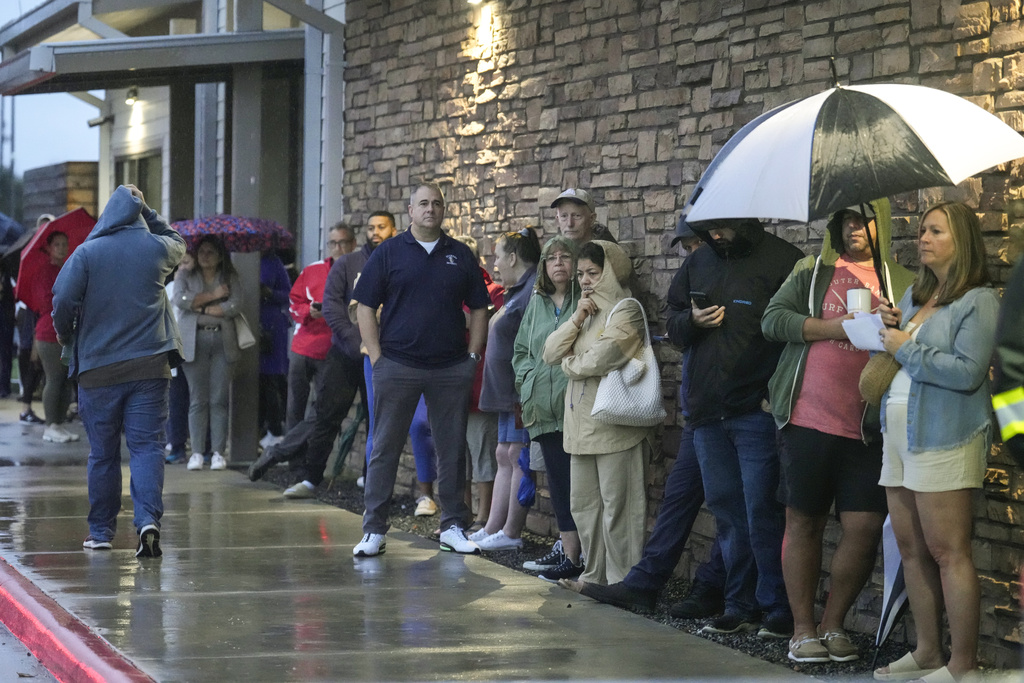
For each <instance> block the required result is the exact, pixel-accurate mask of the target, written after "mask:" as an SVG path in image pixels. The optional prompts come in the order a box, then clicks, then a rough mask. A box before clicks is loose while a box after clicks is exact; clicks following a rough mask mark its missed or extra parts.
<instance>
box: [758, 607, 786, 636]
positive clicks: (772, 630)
mask: <svg viewBox="0 0 1024 683" xmlns="http://www.w3.org/2000/svg"><path fill="white" fill-rule="evenodd" d="M757 636H758V637H759V638H785V639H787V640H788V639H789V638H791V637H793V615H792V614H790V613H789V612H774V613H772V614H769V615H768V617H767V618H766V619H765V620H764V622H763V623H762V624H761V629H760V630H759V631H758V632H757Z"/></svg>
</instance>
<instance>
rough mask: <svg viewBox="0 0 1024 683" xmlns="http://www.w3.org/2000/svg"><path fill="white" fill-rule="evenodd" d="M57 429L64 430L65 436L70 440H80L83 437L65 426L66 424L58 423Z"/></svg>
mask: <svg viewBox="0 0 1024 683" xmlns="http://www.w3.org/2000/svg"><path fill="white" fill-rule="evenodd" d="M56 427H57V429H59V430H60V431H62V432H64V436H66V437H67V438H68V441H78V440H79V439H80V438H81V437H79V436H78V434H75V433H74V432H73V431H71V430H70V429H68V428H67V427H65V426H64V425H56Z"/></svg>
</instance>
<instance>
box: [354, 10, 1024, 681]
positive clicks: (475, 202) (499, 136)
mask: <svg viewBox="0 0 1024 683" xmlns="http://www.w3.org/2000/svg"><path fill="white" fill-rule="evenodd" d="M347 21H348V24H347V29H346V41H347V55H346V58H347V63H348V65H347V69H346V121H347V123H346V142H345V144H346V151H345V159H344V165H345V179H344V186H343V187H342V188H340V190H341V191H342V192H343V194H344V196H345V203H346V212H347V217H348V218H350V219H352V220H353V221H355V222H356V223H359V222H360V221H362V220H364V219H365V218H366V216H367V215H368V214H369V213H370V212H371V211H374V210H377V209H389V210H391V211H393V212H394V213H395V214H396V215H400V216H403V218H404V217H405V216H406V206H407V203H408V201H407V200H408V195H409V186H410V185H411V184H412V183H413V182H415V181H417V180H420V179H429V180H434V181H438V182H440V183H441V184H442V185H443V186H444V187H445V188H446V194H447V199H448V202H449V204H448V216H449V217H448V219H447V227H448V228H449V230H451V231H453V232H456V233H471V234H472V235H473V236H475V237H476V238H477V239H478V240H480V242H481V245H482V247H483V251H484V253H485V254H489V253H490V251H491V248H492V236H493V235H494V234H496V233H498V232H500V231H502V230H510V229H519V228H521V227H523V226H526V225H533V226H538V227H539V228H540V229H541V230H542V231H543V234H544V235H550V234H552V233H553V231H554V227H553V215H552V214H553V212H552V211H551V210H550V209H549V208H548V205H549V204H550V202H551V200H552V198H553V197H555V196H556V195H557V194H558V193H559V191H560V190H561V189H562V188H565V187H573V186H575V187H583V188H588V189H590V190H592V191H593V193H594V195H595V197H596V200H597V203H598V218H599V220H600V222H602V223H604V224H606V225H607V226H608V227H609V228H610V229H611V231H612V232H613V233H614V234H615V235H616V236H617V237H618V239H619V241H620V242H622V243H624V244H626V245H628V248H629V249H630V250H631V253H632V255H633V256H634V261H635V263H636V264H637V266H638V268H639V270H640V275H641V278H640V279H641V282H642V283H643V285H642V287H644V288H646V289H647V290H649V291H648V292H647V293H646V294H645V296H646V297H647V299H648V303H649V304H650V306H651V310H657V308H658V305H659V303H660V302H663V300H664V296H665V292H666V290H667V288H668V285H669V282H670V279H671V277H672V275H673V273H674V272H675V270H676V269H677V268H678V266H679V264H680V261H681V259H680V257H679V256H678V254H677V253H676V252H675V251H674V250H673V249H671V248H670V247H669V241H670V239H671V236H672V229H673V226H674V224H675V221H676V217H677V215H678V212H679V210H680V209H681V208H682V206H683V202H684V201H685V199H686V197H687V194H688V192H689V191H690V189H691V188H692V187H693V183H694V182H695V181H696V180H697V179H698V177H699V176H700V174H701V172H702V171H703V169H704V168H705V167H706V166H707V164H708V162H709V161H710V160H711V158H712V157H713V156H714V153H715V152H716V151H717V150H718V149H719V148H720V147H721V145H722V144H723V143H724V142H725V141H726V140H727V139H728V138H729V137H730V135H731V134H732V133H734V132H735V131H736V130H737V129H738V128H739V127H740V126H741V125H742V124H744V123H746V122H747V121H749V120H751V119H753V118H754V117H755V116H757V115H759V114H761V113H762V112H764V111H766V110H768V109H770V108H772V107H774V106H776V105H779V104H782V103H784V102H786V101H789V100H792V99H795V98H799V97H803V96H807V95H810V94H812V93H816V92H819V91H821V90H823V89H825V88H827V87H829V85H830V79H829V57H831V56H835V58H836V66H837V69H838V73H839V78H840V81H841V82H842V83H844V84H846V83H855V84H856V83H869V82H890V81H894V82H902V83H916V84H922V85H927V86H932V87H936V88H940V89H943V90H946V91H949V92H952V93H955V94H958V95H961V96H963V97H966V98H968V99H970V100H972V101H974V102H975V103H977V104H979V105H981V106H982V107H985V108H986V109H988V110H990V111H994V112H996V113H997V114H998V115H999V116H1001V117H1002V118H1003V119H1004V120H1005V121H1007V122H1008V123H1009V124H1010V125H1011V126H1013V127H1015V128H1016V129H1018V130H1024V115H1022V113H1021V111H1020V109H1019V107H1020V106H1021V104H1022V103H1024V21H1022V15H1021V0H993V1H991V2H977V3H970V4H963V5H961V3H960V2H957V1H955V0H954V1H951V0H910V1H907V0H898V1H890V2H885V1H883V0H826V1H823V2H779V1H773V0H729V1H723V2H710V1H697V0H667V1H663V2H660V1H657V0H571V1H564V0H532V1H527V0H494V1H491V2H485V3H484V4H481V5H469V4H466V2H465V1H464V0H350V1H349V2H348V17H347ZM951 134H961V135H969V134H970V131H952V132H951ZM1021 173H1022V171H1021V166H1020V165H1019V164H1016V163H1015V164H1010V165H1008V166H1007V167H1005V168H1000V169H998V170H996V171H994V172H991V173H988V174H985V175H984V176H981V177H980V178H977V179H972V180H969V181H967V182H965V183H963V184H962V185H961V186H960V187H958V188H955V189H946V190H934V191H928V192H922V193H911V194H908V195H902V196H898V197H895V198H894V214H895V215H896V221H895V235H896V240H897V244H896V251H897V253H898V254H899V256H900V259H901V261H902V262H903V263H905V264H907V265H908V266H910V267H911V268H913V267H915V266H916V265H917V264H916V252H915V249H914V244H913V236H914V234H915V230H916V223H917V220H916V218H915V214H916V213H917V212H918V211H919V209H920V208H921V207H923V206H925V205H927V204H928V203H930V202H932V201H934V200H936V199H938V198H940V197H948V198H958V199H963V200H964V201H967V202H968V203H969V204H970V205H971V206H974V207H976V208H977V210H978V212H979V215H980V217H981V218H982V224H983V226H984V229H985V232H986V241H987V243H988V247H989V254H990V259H991V263H992V266H993V272H994V274H995V275H996V276H997V278H998V280H999V282H1003V281H1005V279H1006V277H1007V275H1008V270H1009V266H1008V265H1007V264H1008V261H1007V258H1008V249H1009V244H1010V240H1008V239H1007V235H1008V234H1011V233H1013V232H1015V231H1019V227H1018V226H1017V224H1016V223H1015V221H1017V220H1018V219H1019V218H1024V211H1019V212H1017V213H1016V214H1015V215H1011V216H1008V212H1007V210H1006V209H1007V206H1011V207H1012V206H1016V205H1017V203H1011V202H1010V200H1017V199H1021V198H1022V192H1021V187H1020V176H1021ZM1009 213H1011V214H1012V213H1013V212H1012V211H1010V212H1009ZM405 224H407V220H403V225H405ZM771 229H772V230H773V231H775V232H776V233H777V234H779V235H781V236H783V237H784V238H786V239H787V240H789V241H791V242H793V243H795V244H797V245H799V246H801V247H802V248H804V249H805V250H806V251H808V252H814V251H816V250H817V249H818V248H819V245H820V240H821V236H822V233H823V231H824V225H823V222H821V221H819V222H815V223H812V224H810V225H787V224H776V225H773V226H771ZM658 353H659V357H660V360H661V361H662V363H663V372H664V377H665V378H666V403H667V404H669V405H668V407H669V408H670V410H671V412H673V413H674V412H675V408H676V400H675V399H674V397H673V394H674V392H675V390H676V388H677V386H678V377H679V364H678V361H679V352H678V350H677V349H673V348H672V347H670V346H668V345H665V344H661V345H659V348H658ZM936 417H939V416H936ZM670 423H671V424H669V425H667V426H666V429H665V430H664V433H663V435H662V439H661V444H662V445H661V455H662V456H663V459H662V460H661V461H660V462H658V463H657V464H656V465H655V466H654V467H653V468H652V470H651V478H650V486H649V492H650V503H651V504H650V508H649V509H650V512H651V514H652V515H653V513H654V512H656V509H657V503H658V501H659V500H660V497H661V494H662V483H663V481H664V476H665V473H666V471H667V470H668V468H669V467H670V466H671V462H672V457H673V456H674V452H675V445H676V443H677V441H678V425H679V423H680V420H679V419H675V418H672V419H670ZM412 472H413V470H412V468H411V467H405V468H404V469H403V472H402V475H401V485H400V486H399V489H400V490H402V491H409V489H408V486H409V485H410V484H411V483H412V480H413V476H414V475H413V474H412ZM1022 489H1024V472H1022V471H1021V470H1020V469H1018V468H1015V467H1014V466H1012V465H1011V463H1010V461H1009V460H1008V459H1007V458H1006V457H1003V456H1002V455H1000V454H999V453H998V451H997V452H995V453H994V454H993V457H992V459H991V469H990V470H989V474H988V478H987V482H986V487H985V491H984V495H982V494H979V495H978V497H977V505H976V515H977V516H976V532H975V539H976V540H975V560H976V563H977V566H978V569H979V573H980V575H981V580H982V612H983V613H982V640H981V656H982V659H983V660H984V661H985V662H987V663H989V664H993V665H996V666H1002V667H1007V666H1015V665H1017V664H1018V663H1019V647H1020V642H1021V633H1020V622H1019V620H1018V618H1017V609H1016V607H1015V601H1016V599H1017V598H1018V596H1019V594H1020V585H1019V583H1018V582H1017V571H1018V569H1019V567H1020V564H1021V557H1022V555H1024V552H1022V551H1024V533H1022V527H1021V526H1020V524H1021V521H1022V519H1024V494H1022ZM545 503H546V501H545V500H542V502H541V505H540V508H541V510H540V511H539V512H535V513H533V514H532V516H531V518H530V526H531V528H533V529H535V530H539V531H544V532H547V531H551V530H552V529H553V524H552V523H551V520H550V516H549V515H547V514H545V505H544V504H545ZM547 509H549V508H547ZM652 519H653V517H652ZM713 527H714V523H713V521H712V519H711V517H710V515H708V514H706V511H705V513H704V514H703V516H702V518H701V519H699V520H698V523H697V525H696V527H695V533H694V537H693V538H694V542H693V543H691V549H690V550H688V552H687V555H686V556H685V557H684V558H683V562H682V563H681V565H680V571H684V572H687V573H688V574H692V571H693V569H694V568H695V563H696V562H697V561H699V560H701V559H703V558H704V557H705V556H706V554H707V537H708V536H710V535H711V534H712V533H713ZM836 538H837V533H836V529H834V528H831V529H830V530H829V533H828V544H829V545H828V548H827V549H826V557H825V563H826V567H827V563H828V561H829V560H830V557H831V551H832V549H833V548H834V542H835V540H836ZM880 582H881V571H880V570H879V571H876V572H875V575H874V577H873V578H872V582H871V585H870V586H869V587H868V589H867V590H865V591H864V593H863V594H862V596H861V598H860V600H859V601H858V603H857V605H856V606H855V608H854V610H853V612H852V613H851V617H850V620H849V625H850V626H851V627H852V628H855V629H859V630H864V631H873V630H874V628H875V626H876V624H877V615H878V611H879V607H880V603H881V588H880ZM826 586H827V582H826V581H824V580H823V583H822V591H824V589H825V588H826ZM897 637H901V634H900V633H898V634H897Z"/></svg>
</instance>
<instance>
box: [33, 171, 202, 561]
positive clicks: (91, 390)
mask: <svg viewBox="0 0 1024 683" xmlns="http://www.w3.org/2000/svg"><path fill="white" fill-rule="evenodd" d="M184 253H185V241H184V240H183V239H182V238H181V236H180V235H178V233H177V232H175V231H174V230H173V229H172V228H171V227H170V226H169V225H167V222H166V221H164V220H163V218H161V217H160V216H159V215H157V213H156V211H154V210H153V209H151V208H149V207H148V206H146V201H145V198H144V197H143V195H142V192H140V191H139V190H138V188H136V187H135V186H133V185H128V186H124V185H122V186H120V187H118V188H117V190H115V191H114V194H113V196H111V198H110V201H109V202H108V203H107V206H106V208H105V209H104V210H103V214H102V215H101V216H100V219H99V221H97V223H96V226H95V227H94V228H93V229H92V232H90V233H89V237H88V238H87V239H86V240H85V242H84V243H83V244H82V245H81V246H80V247H79V248H78V249H76V250H75V253H74V254H72V256H71V258H70V259H68V262H67V264H66V265H65V267H64V269H63V270H62V271H61V273H60V275H59V276H58V278H57V281H56V283H54V286H53V294H54V296H53V324H54V328H55V329H56V331H57V337H58V340H59V342H60V343H62V344H70V345H72V346H73V349H72V353H71V360H70V366H69V368H68V369H69V371H70V373H71V375H72V376H76V377H77V378H78V407H79V412H80V414H81V416H82V423H83V424H84V425H85V432H86V434H87V435H88V437H89V463H88V470H87V472H88V473H87V477H88V482H89V535H88V536H87V537H86V539H85V541H84V542H83V544H82V546H83V547H84V548H86V549H88V550H110V549H111V548H112V547H113V540H114V535H115V532H116V531H117V515H118V513H119V512H120V510H121V435H122V432H123V433H124V437H125V441H126V443H127V445H128V452H129V454H130V455H131V457H130V458H129V461H128V466H129V468H130V469H131V496H132V507H133V509H134V513H133V517H134V519H133V522H134V525H135V530H136V533H137V534H138V545H137V549H136V551H135V556H136V557H140V558H151V557H160V556H161V555H162V554H163V551H162V549H161V547H160V519H161V517H162V516H163V482H164V457H163V456H164V433H163V431H164V430H163V424H164V421H165V420H166V419H167V387H168V383H169V381H170V376H171V366H173V365H177V364H178V363H179V362H180V361H181V357H182V351H183V349H182V345H181V339H180V337H179V335H178V326H177V324H176V323H175V321H174V315H173V314H172V312H171V305H170V303H169V302H168V300H167V295H166V294H165V293H164V285H163V283H164V281H165V280H166V279H167V277H168V276H169V275H170V274H171V271H172V270H174V267H175V266H176V265H177V264H178V262H179V261H180V260H181V257H182V255H183V254H184ZM125 254H131V256H132V257H131V258H125ZM111 302H116V305H111Z"/></svg>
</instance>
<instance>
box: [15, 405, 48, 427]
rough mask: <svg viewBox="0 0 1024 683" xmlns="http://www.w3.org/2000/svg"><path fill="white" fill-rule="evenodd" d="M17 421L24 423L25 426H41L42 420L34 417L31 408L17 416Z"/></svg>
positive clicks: (36, 416)
mask: <svg viewBox="0 0 1024 683" xmlns="http://www.w3.org/2000/svg"><path fill="white" fill-rule="evenodd" d="M18 421H19V422H24V423H25V424H30V425H41V424H43V418H41V417H39V416H38V415H36V414H35V413H33V412H32V409H31V408H30V409H28V410H26V411H25V412H23V413H22V414H21V415H19V416H18Z"/></svg>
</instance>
